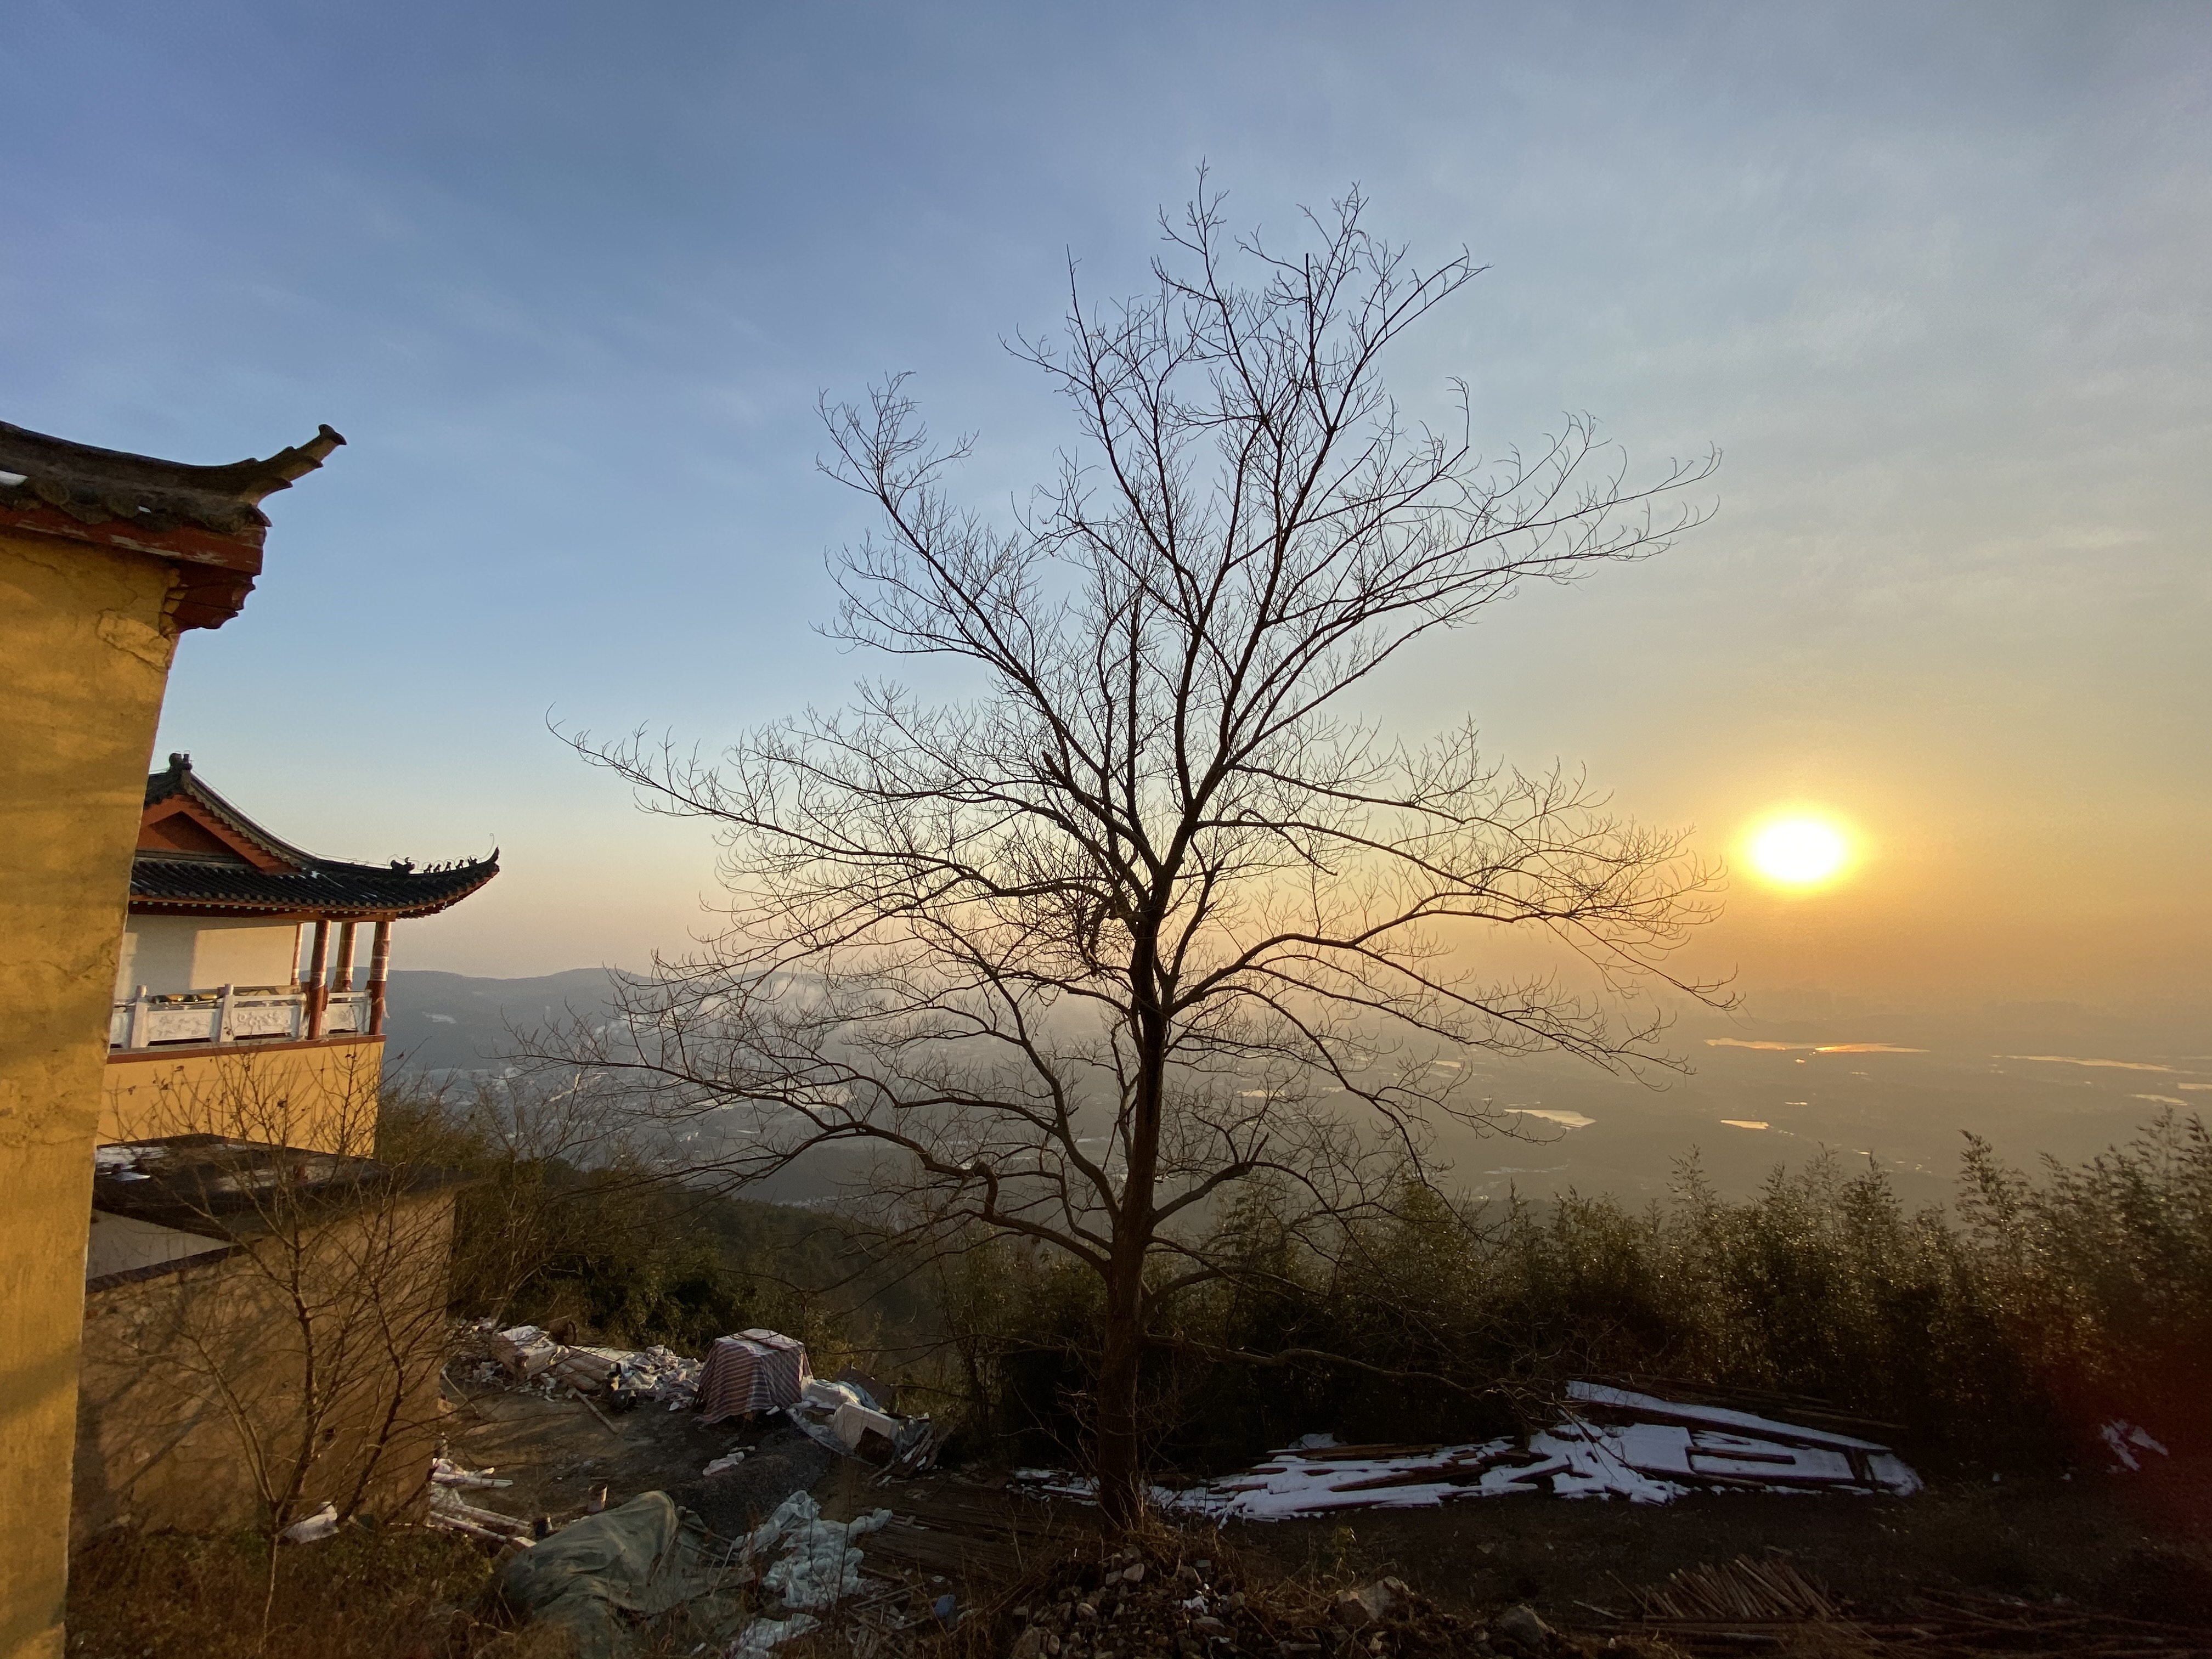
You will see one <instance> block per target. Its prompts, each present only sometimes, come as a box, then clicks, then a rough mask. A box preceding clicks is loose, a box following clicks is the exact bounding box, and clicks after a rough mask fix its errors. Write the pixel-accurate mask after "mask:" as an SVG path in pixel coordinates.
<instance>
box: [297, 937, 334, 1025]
mask: <svg viewBox="0 0 2212 1659" xmlns="http://www.w3.org/2000/svg"><path fill="white" fill-rule="evenodd" d="M330 973H331V922H330V918H329V917H327V916H319V917H317V918H316V920H315V943H314V947H313V949H312V950H311V951H308V953H307V983H306V984H304V985H302V986H301V987H300V988H301V990H302V991H303V992H305V993H306V994H307V1036H309V1038H310V1039H313V1038H315V1037H319V1036H322V1034H323V1004H324V1002H325V1000H326V999H327V998H328V997H329V995H330V994H331V993H330V984H329V981H330Z"/></svg>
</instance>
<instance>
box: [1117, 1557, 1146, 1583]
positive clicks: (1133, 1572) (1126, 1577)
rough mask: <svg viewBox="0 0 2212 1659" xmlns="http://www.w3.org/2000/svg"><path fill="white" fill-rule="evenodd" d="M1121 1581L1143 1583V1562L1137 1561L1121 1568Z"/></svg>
mask: <svg viewBox="0 0 2212 1659" xmlns="http://www.w3.org/2000/svg"><path fill="white" fill-rule="evenodd" d="M1121 1582H1122V1583H1126V1584H1141V1583H1144V1582H1145V1564H1144V1563H1143V1562H1141V1561H1139V1562H1138V1563H1137V1564H1136V1565H1134V1566H1132V1567H1125V1568H1124V1569H1122V1572H1121Z"/></svg>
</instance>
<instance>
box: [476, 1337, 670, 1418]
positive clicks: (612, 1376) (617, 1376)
mask: <svg viewBox="0 0 2212 1659" xmlns="http://www.w3.org/2000/svg"><path fill="white" fill-rule="evenodd" d="M477 1332H478V1334H480V1335H481V1336H482V1337H483V1340H484V1343H485V1346H487V1347H488V1348H489V1350H490V1354H491V1358H489V1360H487V1361H486V1362H484V1363H483V1364H480V1365H479V1366H477V1371H476V1380H477V1382H478V1383H497V1382H501V1381H502V1380H504V1381H506V1382H507V1383H510V1384H519V1385H520V1386H523V1387H526V1388H527V1387H534V1388H537V1389H541V1390H542V1391H544V1392H545V1393H547V1394H551V1395H561V1394H564V1393H566V1392H567V1391H569V1390H574V1392H575V1393H576V1395H578V1397H580V1398H581V1397H583V1396H585V1395H590V1394H594V1393H596V1394H597V1395H599V1397H600V1398H601V1400H602V1401H605V1404H607V1405H608V1406H610V1407H612V1408H613V1409H615V1410H617V1411H623V1410H628V1409H629V1407H633V1406H635V1405H638V1404H640V1403H641V1402H642V1401H653V1403H655V1404H657V1405H664V1406H665V1407H667V1408H668V1409H669V1410H670V1411H682V1410H684V1409H685V1408H687V1407H690V1405H691V1404H692V1403H693V1402H694V1401H696V1398H697V1397H698V1392H699V1371H700V1366H699V1362H698V1361H697V1360H696V1359H687V1358H684V1356H683V1355H682V1354H679V1353H676V1352H671V1350H669V1349H667V1348H665V1347H662V1346H659V1345H658V1344H656V1345H654V1346H652V1347H649V1348H637V1349H630V1348H586V1347H571V1346H568V1344H566V1343H563V1342H559V1341H556V1340H554V1339H553V1338H552V1337H551V1336H550V1335H548V1334H546V1333H545V1332H544V1331H542V1330H540V1329H539V1328H538V1327H537V1326H535V1325H515V1326H512V1327H510V1328H507V1329H506V1330H495V1329H493V1328H491V1325H490V1323H489V1322H488V1321H480V1322H478V1324H477Z"/></svg>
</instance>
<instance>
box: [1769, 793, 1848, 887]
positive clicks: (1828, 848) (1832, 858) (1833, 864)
mask: <svg viewBox="0 0 2212 1659" xmlns="http://www.w3.org/2000/svg"><path fill="white" fill-rule="evenodd" d="M1744 850H1745V852H1746V854H1747V855H1748V857H1749V859H1750V860H1751V867H1752V868H1753V870H1755V871H1757V872H1759V875H1760V876H1761V877H1762V878H1765V880H1767V881H1768V882H1771V884H1774V885H1775V886H1777V887H1787V888H1791V889H1794V890H1798V891H1801V892H1802V891H1805V890H1809V889H1812V888H1815V887H1825V886H1826V885H1828V884H1830V883H1832V882H1833V881H1835V880H1836V879H1837V878H1839V877H1841V876H1842V875H1843V874H1844V872H1846V871H1847V870H1848V869H1849V868H1850V863H1851V852H1852V848H1851V836H1850V832H1849V831H1847V830H1846V829H1844V826H1843V825H1842V824H1840V823H1837V822H1836V820H1835V819H1833V818H1832V817H1828V816H1826V814H1823V813H1818V812H1809V811H1791V812H1784V813H1779V814H1778V815H1776V816H1775V817H1770V818H1767V819H1765V821H1764V822H1762V823H1757V824H1754V825H1753V827H1752V829H1751V832H1750V833H1749V834H1748V835H1747V836H1746V837H1745V838H1744Z"/></svg>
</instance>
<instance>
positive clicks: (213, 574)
mask: <svg viewBox="0 0 2212 1659" xmlns="http://www.w3.org/2000/svg"><path fill="white" fill-rule="evenodd" d="M343 442H344V440H343V438H341V437H340V436H339V435H337V433H336V432H333V431H332V430H331V428H328V427H324V428H322V429H321V430H320V431H319V432H318V433H317V434H316V435H314V436H313V437H312V438H309V439H308V440H307V441H306V442H304V443H301V444H298V445H295V446H294V447H291V448H289V449H283V450H279V451H277V452H276V453H274V454H272V455H269V456H265V457H262V458H258V459H245V460H240V461H232V462H228V463H224V464H222V465H213V466H208V465H195V464H191V463H188V462H181V461H172V460H165V459H159V458H156V457H154V456H149V455H135V454H130V453H125V452H123V451H120V450H113V449H103V448H100V447H96V446H94V445H91V444H82V443H75V442H72V441H69V440H67V439H64V438H55V437H50V436H48V435H46V434H44V433H39V432H32V431H27V430H26V429H25V428H21V427H18V426H12V425H9V424H8V423H7V422H0V662H4V663H5V664H6V665H7V668H8V671H7V672H6V673H5V674H0V1008H5V1009H6V1011H7V1012H6V1018H0V1179H4V1180H5V1181H6V1182H7V1192H8V1221H9V1225H8V1226H7V1227H6V1229H4V1230H0V1402H4V1408H3V1409H0V1659H59V1656H60V1655H61V1654H62V1653H63V1651H64V1638H63V1632H62V1610H63V1602H64V1595H65V1591H66V1585H67V1578H68V1571H67V1565H68V1555H67V1550H68V1528H65V1527H64V1526H61V1525H59V1524H58V1521H59V1519H60V1517H61V1516H64V1514H65V1513H66V1512H67V1510H68V1509H69V1505H70V1481H71V1476H72V1462H73V1442H74V1439H75V1436H74V1434H73V1428H74V1425H75V1424H76V1418H77V1377H78V1358H79V1343H80V1337H81V1335H82V1328H83V1321H84V1315H85V1306H86V1289H85V1281H86V1273H85V1264H86V1257H87V1245H88V1236H89V1233H90V1231H91V1214H92V1203H93V1197H94V1170H95V1167H96V1163H95V1153H94V1146H95V1145H96V1144H97V1142H98V1140H99V1139H100V1128H101V1123H100V1120H101V1117H102V1115H103V1104H104V1099H103V1097H104V1091H103V1084H104V1083H106V1081H107V1080H108V1079H106V1073H109V1072H111V1071H114V1070H118V1069H120V1068H118V1067H114V1066H110V1065H109V1064H108V1063H107V1054H108V1046H109V1045H108V1041H107V1039H108V1037H109V1036H110V1028H111V1024H112V1021H111V1018H110V1014H111V1011H112V996H113V988H112V987H113V985H114V981H115V951H116V947H117V945H118V939H119V934H120V930H121V925H122V923H123V921H124V919H125V905H126V902H127V898H128V892H129V887H130V879H131V861H132V860H131V854H132V848H133V845H134V843H135V842H136V839H137V829H138V826H139V822H140V818H141V801H142V795H143V790H144V787H145V786H144V780H145V776H146V763H147V757H149V755H150V754H151V753H152V751H153V748H154V732H155V726H156V725H157V724H158V723H159V721H160V719H161V701H162V696H163V695H164V693H165V692H166V690H167V684H168V676H169V667H170V663H171V660H172V658H173V654H174V652H175V648H176V642H177V640H178V638H179V635H182V634H183V633H185V632H186V631H187V630H190V629H215V628H220V627H222V625H223V623H226V622H228V620H229V619H230V618H231V617H234V616H236V615H237V614H238V611H239V608H240V606H241V605H244V604H245V603H246V595H247V594H248V593H249V592H252V588H253V586H254V583H255V582H256V580H258V578H259V576H260V574H261V570H262V556H263V548H264V542H265V541H266V539H267V537H268V533H269V516H268V514H267V513H265V512H264V511H263V509H262V506H261V503H262V502H263V501H265V500H267V499H268V498H269V497H270V495H275V494H276V493H277V492H278V491H280V490H283V489H289V488H290V487H291V486H292V485H293V484H294V483H296V482H298V481H299V480H300V479H301V478H304V477H307V475H308V474H310V473H312V472H313V471H315V469H316V468H318V467H319V466H320V465H322V464H323V462H324V461H325V459H327V458H328V457H329V456H330V454H331V452H332V451H334V450H335V449H337V447H338V446H339V445H340V444H342V443H343Z"/></svg>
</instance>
